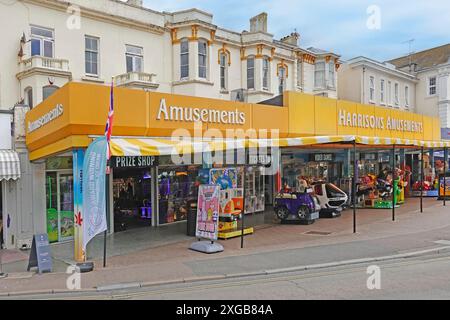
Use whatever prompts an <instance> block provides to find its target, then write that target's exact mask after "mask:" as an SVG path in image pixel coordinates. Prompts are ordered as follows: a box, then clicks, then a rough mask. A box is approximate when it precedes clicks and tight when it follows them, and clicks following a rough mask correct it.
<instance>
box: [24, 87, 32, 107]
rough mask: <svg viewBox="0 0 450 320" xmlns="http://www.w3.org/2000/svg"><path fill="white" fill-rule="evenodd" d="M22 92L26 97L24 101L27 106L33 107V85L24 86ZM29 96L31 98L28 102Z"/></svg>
mask: <svg viewBox="0 0 450 320" xmlns="http://www.w3.org/2000/svg"><path fill="white" fill-rule="evenodd" d="M23 91H24V94H25V98H26V102H27V105H28V107H29V108H30V110H31V109H33V107H34V105H33V102H34V101H33V87H30V86H29V87H26V88H25V89H24V90H23ZM30 98H31V103H30Z"/></svg>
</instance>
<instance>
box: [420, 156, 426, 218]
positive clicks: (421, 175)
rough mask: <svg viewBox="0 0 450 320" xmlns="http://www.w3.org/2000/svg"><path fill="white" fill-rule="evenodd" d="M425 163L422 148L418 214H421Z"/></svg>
mask: <svg viewBox="0 0 450 320" xmlns="http://www.w3.org/2000/svg"><path fill="white" fill-rule="evenodd" d="M424 166H425V163H424V161H423V147H422V153H421V159H420V212H421V213H423V183H424V180H425V174H424V170H425V168H424Z"/></svg>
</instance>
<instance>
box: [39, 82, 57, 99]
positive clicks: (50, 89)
mask: <svg viewBox="0 0 450 320" xmlns="http://www.w3.org/2000/svg"><path fill="white" fill-rule="evenodd" d="M58 89H59V87H57V86H53V85H51V86H45V87H43V88H42V100H45V99H47V98H48V97H50V96H51V95H52V94H53V93H55V91H56V90H58Z"/></svg>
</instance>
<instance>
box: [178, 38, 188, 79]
mask: <svg viewBox="0 0 450 320" xmlns="http://www.w3.org/2000/svg"><path fill="white" fill-rule="evenodd" d="M180 78H181V79H187V78H189V41H188V39H183V40H181V41H180Z"/></svg>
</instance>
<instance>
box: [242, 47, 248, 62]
mask: <svg viewBox="0 0 450 320" xmlns="http://www.w3.org/2000/svg"><path fill="white" fill-rule="evenodd" d="M246 59H247V57H246V56H245V48H244V47H242V48H241V60H246Z"/></svg>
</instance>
